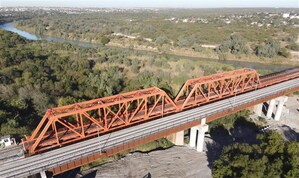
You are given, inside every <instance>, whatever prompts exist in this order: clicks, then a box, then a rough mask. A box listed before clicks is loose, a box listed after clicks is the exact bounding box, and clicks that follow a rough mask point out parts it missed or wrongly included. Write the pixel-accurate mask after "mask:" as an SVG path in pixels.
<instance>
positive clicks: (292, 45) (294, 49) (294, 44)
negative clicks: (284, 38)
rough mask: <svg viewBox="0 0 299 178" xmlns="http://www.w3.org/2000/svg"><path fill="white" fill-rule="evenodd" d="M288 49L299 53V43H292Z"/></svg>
mask: <svg viewBox="0 0 299 178" xmlns="http://www.w3.org/2000/svg"><path fill="white" fill-rule="evenodd" d="M286 48H288V49H290V50H293V51H299V45H298V44H297V43H291V44H289V45H287V46H286Z"/></svg>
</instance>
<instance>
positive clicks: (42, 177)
mask: <svg viewBox="0 0 299 178" xmlns="http://www.w3.org/2000/svg"><path fill="white" fill-rule="evenodd" d="M39 174H40V177H41V178H47V174H46V171H42V172H40V173H39Z"/></svg>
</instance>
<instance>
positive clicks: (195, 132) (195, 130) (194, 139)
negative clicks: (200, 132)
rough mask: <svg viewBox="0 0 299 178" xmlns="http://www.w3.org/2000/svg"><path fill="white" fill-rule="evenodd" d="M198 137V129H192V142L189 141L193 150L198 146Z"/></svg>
mask: <svg viewBox="0 0 299 178" xmlns="http://www.w3.org/2000/svg"><path fill="white" fill-rule="evenodd" d="M196 135H197V128H196V127H192V128H191V129H190V141H189V145H190V147H191V148H195V146H196Z"/></svg>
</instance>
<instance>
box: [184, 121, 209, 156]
mask: <svg viewBox="0 0 299 178" xmlns="http://www.w3.org/2000/svg"><path fill="white" fill-rule="evenodd" d="M201 124H202V125H198V126H195V127H192V128H191V131H190V142H189V145H190V147H191V148H195V149H196V151H198V152H202V151H203V147H204V138H205V132H207V131H208V129H209V126H208V125H206V119H205V118H203V119H202V121H201Z"/></svg>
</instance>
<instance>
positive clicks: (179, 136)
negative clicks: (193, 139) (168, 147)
mask: <svg viewBox="0 0 299 178" xmlns="http://www.w3.org/2000/svg"><path fill="white" fill-rule="evenodd" d="M167 139H168V140H169V141H171V142H172V143H173V144H175V145H184V131H183V130H182V131H180V132H177V133H175V134H172V135H170V136H168V137H167Z"/></svg>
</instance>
